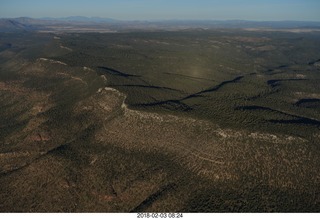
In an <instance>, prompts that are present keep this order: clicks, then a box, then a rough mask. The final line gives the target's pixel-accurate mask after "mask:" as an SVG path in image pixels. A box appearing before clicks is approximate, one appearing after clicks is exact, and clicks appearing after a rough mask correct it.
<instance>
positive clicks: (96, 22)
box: [0, 16, 320, 32]
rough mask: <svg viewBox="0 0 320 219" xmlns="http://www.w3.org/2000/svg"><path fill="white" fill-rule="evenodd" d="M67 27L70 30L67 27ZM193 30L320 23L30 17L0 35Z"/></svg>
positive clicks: (6, 25)
mask: <svg viewBox="0 0 320 219" xmlns="http://www.w3.org/2000/svg"><path fill="white" fill-rule="evenodd" d="M66 27H67V28H66ZM191 28H192V29H193V28H204V29H214V28H265V29H290V28H291V29H294V28H297V29H300V28H309V29H319V30H320V22H309V21H244V20H228V21H214V20H163V21H162V20H157V21H121V20H115V19H112V18H100V17H83V16H72V17H64V18H49V17H48V18H41V19H34V18H28V17H20V18H7V19H6V18H3V19H0V32H17V31H69V32H70V31H74V32H77V31H78V30H81V32H84V31H85V29H90V30H91V31H92V32H94V31H97V32H99V31H106V30H108V31H128V30H181V29H191Z"/></svg>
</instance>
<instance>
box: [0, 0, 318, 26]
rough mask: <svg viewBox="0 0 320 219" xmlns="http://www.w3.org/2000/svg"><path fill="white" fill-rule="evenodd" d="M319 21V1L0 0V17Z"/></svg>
mask: <svg viewBox="0 0 320 219" xmlns="http://www.w3.org/2000/svg"><path fill="white" fill-rule="evenodd" d="M68 16H86V17H104V18H114V19H120V20H159V19H161V20H162V19H181V20H182V19H187V20H256V21H283V20H295V21H320V0H0V17H2V18H13V17H32V18H42V17H68Z"/></svg>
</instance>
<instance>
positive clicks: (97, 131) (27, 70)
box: [0, 29, 320, 212]
mask: <svg viewBox="0 0 320 219" xmlns="http://www.w3.org/2000/svg"><path fill="white" fill-rule="evenodd" d="M319 58H320V37H319V33H317V32H310V33H287V32H263V31H245V30H230V29H229V30H187V31H171V32H165V31H163V32H130V33H104V34H101V33H81V34H76V33H61V34H58V33H57V34H53V33H50V34H49V33H15V34H5V33H1V35H0V121H1V123H0V211H1V212H130V211H131V212H132V211H133V212H135V211H149V212H153V211H156V212H172V211H173V212H181V211H184V212H319V209H320V196H319V194H320V191H319V188H320V187H319V184H320V181H319V180H320V177H319V172H320V169H319V167H320V163H319V162H320V151H319V144H320V132H319V128H320V108H319V102H320V89H319V80H320V76H319V66H318V64H317V63H318V60H319Z"/></svg>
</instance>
